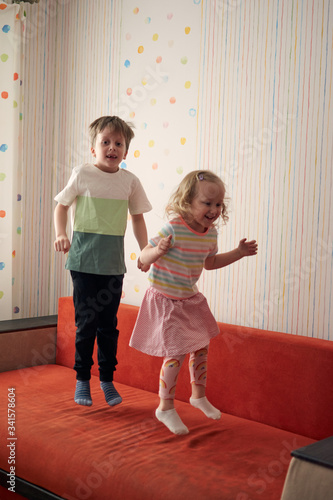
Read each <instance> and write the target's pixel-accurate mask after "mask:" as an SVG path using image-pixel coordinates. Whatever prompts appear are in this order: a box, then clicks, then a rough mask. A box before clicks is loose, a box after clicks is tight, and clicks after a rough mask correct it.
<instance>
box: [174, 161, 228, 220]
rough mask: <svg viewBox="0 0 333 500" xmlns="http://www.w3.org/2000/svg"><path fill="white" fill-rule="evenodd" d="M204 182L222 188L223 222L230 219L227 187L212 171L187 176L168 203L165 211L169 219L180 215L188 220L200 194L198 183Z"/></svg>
mask: <svg viewBox="0 0 333 500" xmlns="http://www.w3.org/2000/svg"><path fill="white" fill-rule="evenodd" d="M202 181H207V182H213V183H214V184H218V185H219V186H220V187H221V189H222V191H223V201H222V210H221V217H222V220H223V222H224V223H226V222H227V221H228V219H229V217H228V213H227V204H226V198H225V193H226V189H225V185H224V183H223V181H222V180H221V179H220V177H218V176H217V175H216V174H214V173H213V172H211V171H210V170H193V171H192V172H190V173H188V174H187V175H185V177H184V179H183V180H182V181H181V183H180V184H179V186H178V188H177V189H176V191H175V192H174V193H173V194H172V195H171V197H170V199H169V201H168V204H167V206H166V209H165V213H166V215H167V216H169V217H170V216H171V215H180V216H181V217H183V219H184V217H187V218H188V215H189V210H190V207H191V203H192V201H193V199H194V197H195V196H196V194H197V192H198V183H199V182H202Z"/></svg>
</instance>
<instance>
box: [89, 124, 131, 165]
mask: <svg viewBox="0 0 333 500" xmlns="http://www.w3.org/2000/svg"><path fill="white" fill-rule="evenodd" d="M91 152H92V154H93V156H94V157H95V158H96V160H95V162H94V164H95V166H96V167H97V168H99V169H100V170H103V172H108V173H114V172H117V171H118V170H119V164H120V163H121V162H122V161H123V160H124V159H125V158H126V155H127V150H126V143H125V138H124V137H123V135H122V134H120V133H119V132H116V131H115V130H111V129H110V128H108V127H107V128H105V129H104V130H102V132H100V133H99V134H97V137H96V142H95V145H94V147H92V148H91Z"/></svg>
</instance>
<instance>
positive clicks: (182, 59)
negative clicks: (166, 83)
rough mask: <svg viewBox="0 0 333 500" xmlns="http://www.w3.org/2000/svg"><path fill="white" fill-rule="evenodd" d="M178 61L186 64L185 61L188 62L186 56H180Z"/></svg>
mask: <svg viewBox="0 0 333 500" xmlns="http://www.w3.org/2000/svg"><path fill="white" fill-rule="evenodd" d="M180 62H181V63H182V64H187V62H188V59H187V57H186V56H184V57H182V58H181V60H180Z"/></svg>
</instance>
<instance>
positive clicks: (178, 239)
mask: <svg viewBox="0 0 333 500" xmlns="http://www.w3.org/2000/svg"><path fill="white" fill-rule="evenodd" d="M170 234H172V247H171V248H170V250H169V251H168V253H167V254H165V255H163V256H162V257H160V258H159V259H158V261H156V262H155V263H154V264H153V266H152V268H151V271H150V273H149V277H148V279H149V281H150V283H151V286H152V287H154V288H156V289H157V290H158V291H159V292H161V293H162V294H163V295H165V296H166V297H169V298H171V299H175V300H179V299H187V298H189V297H192V296H193V295H195V294H196V293H197V292H198V288H197V286H196V282H197V281H198V279H199V278H200V275H201V273H202V270H203V267H204V263H205V260H206V258H207V257H211V256H213V255H215V254H216V253H217V231H216V229H215V227H211V228H209V229H208V230H207V231H206V232H204V233H197V232H196V231H194V230H193V229H191V228H190V227H189V226H188V225H187V224H186V222H185V221H184V220H183V219H182V218H181V217H179V218H176V219H173V220H171V221H169V222H168V223H167V224H165V225H164V226H163V228H162V229H161V230H160V231H159V233H158V235H157V236H156V237H154V238H152V239H150V240H149V243H150V244H151V245H152V246H154V247H155V246H157V245H158V242H159V241H160V240H161V239H162V238H166V237H167V236H168V235H170Z"/></svg>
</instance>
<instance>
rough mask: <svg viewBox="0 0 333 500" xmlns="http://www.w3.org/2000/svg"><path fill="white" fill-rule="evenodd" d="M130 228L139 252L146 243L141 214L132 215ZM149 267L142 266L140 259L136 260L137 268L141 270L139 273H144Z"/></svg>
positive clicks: (143, 220) (144, 224) (143, 221)
mask: <svg viewBox="0 0 333 500" xmlns="http://www.w3.org/2000/svg"><path fill="white" fill-rule="evenodd" d="M132 226H133V233H134V236H135V238H136V240H137V242H138V244H139V247H140V250H142V249H143V248H144V247H145V246H146V245H147V243H148V234H147V227H146V223H145V219H144V217H143V214H136V215H132ZM149 267H150V266H149V265H147V266H146V265H144V264H142V262H141V259H140V257H139V258H138V268H139V269H141V271H143V272H145V273H146V272H147V271H148V270H149Z"/></svg>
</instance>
